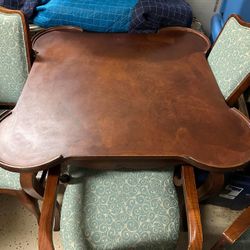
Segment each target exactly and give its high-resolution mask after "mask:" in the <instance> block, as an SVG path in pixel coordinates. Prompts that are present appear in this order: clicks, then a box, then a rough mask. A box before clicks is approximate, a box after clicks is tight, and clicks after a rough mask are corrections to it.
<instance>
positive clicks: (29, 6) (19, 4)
mask: <svg viewBox="0 0 250 250" xmlns="http://www.w3.org/2000/svg"><path fill="white" fill-rule="evenodd" d="M38 3H39V0H0V6H3V7H5V8H8V9H13V10H22V11H23V12H24V14H25V15H26V17H27V18H29V19H30V18H31V17H32V16H33V14H34V11H35V8H36V6H37V5H38Z"/></svg>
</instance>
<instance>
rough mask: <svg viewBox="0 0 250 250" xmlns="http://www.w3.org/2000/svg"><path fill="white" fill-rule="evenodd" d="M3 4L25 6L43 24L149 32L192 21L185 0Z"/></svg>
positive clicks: (6, 0)
mask: <svg viewBox="0 0 250 250" xmlns="http://www.w3.org/2000/svg"><path fill="white" fill-rule="evenodd" d="M0 6H4V7H7V8H10V9H21V10H22V11H23V12H24V13H25V15H26V16H27V17H28V18H29V19H30V20H31V19H33V20H32V21H33V23H34V24H36V25H38V26H41V27H43V28H48V27H53V26H60V25H71V26H78V27H81V28H83V29H84V30H88V31H95V32H131V33H142V32H143V33H148V32H156V31H157V30H158V29H159V28H161V27H165V26H185V27H190V26H191V23H192V9H191V7H190V5H189V4H188V3H187V2H186V1H185V0H0Z"/></svg>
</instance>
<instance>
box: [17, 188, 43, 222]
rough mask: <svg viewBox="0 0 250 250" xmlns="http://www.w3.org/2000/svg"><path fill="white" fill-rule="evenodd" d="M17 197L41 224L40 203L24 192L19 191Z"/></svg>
mask: <svg viewBox="0 0 250 250" xmlns="http://www.w3.org/2000/svg"><path fill="white" fill-rule="evenodd" d="M16 196H17V198H18V199H19V201H20V202H21V203H22V204H23V205H24V206H25V207H26V208H27V209H28V210H29V211H30V212H31V213H33V214H34V215H35V217H36V219H37V222H38V223H39V219H40V209H39V205H38V201H37V200H36V199H34V198H32V197H30V196H29V195H28V194H26V193H25V192H24V191H23V190H17V191H16Z"/></svg>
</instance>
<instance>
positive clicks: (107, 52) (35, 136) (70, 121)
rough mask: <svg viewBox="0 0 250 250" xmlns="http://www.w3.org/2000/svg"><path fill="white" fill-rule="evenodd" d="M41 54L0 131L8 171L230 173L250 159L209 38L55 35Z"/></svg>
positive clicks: (244, 129)
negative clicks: (59, 166)
mask: <svg viewBox="0 0 250 250" xmlns="http://www.w3.org/2000/svg"><path fill="white" fill-rule="evenodd" d="M33 46H34V49H35V50H36V51H37V52H38V54H37V57H36V60H35V62H34V64H33V66H32V69H31V72H30V75H29V77H28V80H27V83H26V85H25V87H24V89H23V92H22V94H21V97H20V99H19V101H18V103H17V105H16V107H15V108H14V110H13V111H12V113H11V114H10V115H9V116H7V117H3V118H2V121H1V123H0V138H1V139H0V165H1V166H2V167H5V168H7V169H9V170H13V171H20V172H21V171H27V170H30V171H31V170H32V171H35V170H39V169H44V168H47V167H49V166H50V164H51V165H52V164H53V162H55V161H59V160H60V161H66V160H68V161H70V160H72V161H73V160H85V161H92V160H93V161H94V160H95V161H105V160H114V161H115V160H128V161H129V160H164V161H165V160H166V161H168V160H178V161H180V162H183V163H189V164H192V165H194V166H197V167H200V168H203V169H209V170H212V169H213V170H215V169H222V170H225V169H230V168H236V167H241V166H243V165H245V164H246V163H248V162H249V161H250V129H249V128H250V125H249V122H248V121H247V120H246V119H245V118H244V117H243V116H242V115H240V114H239V113H238V112H237V111H236V110H234V109H230V108H229V107H228V106H227V105H226V103H225V101H224V99H223V96H222V94H221V93H220V90H219V88H218V87H217V85H216V82H215V78H214V76H213V74H212V72H211V70H210V68H209V66H208V64H207V61H206V57H205V53H206V52H207V50H208V47H209V43H208V41H207V39H206V38H204V36H202V35H201V34H199V33H197V32H195V31H192V30H190V29H186V28H168V29H165V30H163V31H161V32H159V33H157V34H100V33H99V34H97V33H88V32H79V31H73V30H72V31H70V30H51V31H47V32H45V33H43V34H42V35H39V36H38V37H37V38H36V39H35V42H34V44H33ZM60 156H61V157H60Z"/></svg>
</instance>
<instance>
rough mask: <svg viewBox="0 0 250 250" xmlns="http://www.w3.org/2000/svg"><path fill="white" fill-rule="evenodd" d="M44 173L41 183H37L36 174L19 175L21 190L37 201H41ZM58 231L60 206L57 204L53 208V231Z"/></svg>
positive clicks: (44, 179)
mask: <svg viewBox="0 0 250 250" xmlns="http://www.w3.org/2000/svg"><path fill="white" fill-rule="evenodd" d="M46 172H47V171H43V174H42V177H41V181H38V179H37V177H36V173H21V175H20V183H21V186H22V189H23V190H24V191H25V192H26V193H27V194H29V195H30V196H31V197H34V198H35V199H37V200H43V195H44V183H45V181H46ZM59 230H60V205H59V204H58V203H57V204H56V207H55V226H54V231H59Z"/></svg>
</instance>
